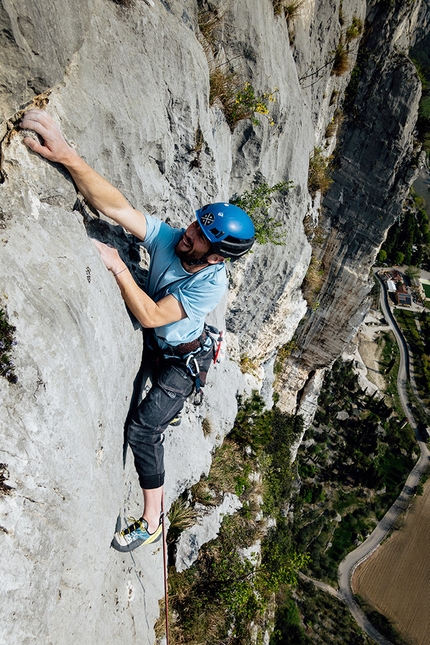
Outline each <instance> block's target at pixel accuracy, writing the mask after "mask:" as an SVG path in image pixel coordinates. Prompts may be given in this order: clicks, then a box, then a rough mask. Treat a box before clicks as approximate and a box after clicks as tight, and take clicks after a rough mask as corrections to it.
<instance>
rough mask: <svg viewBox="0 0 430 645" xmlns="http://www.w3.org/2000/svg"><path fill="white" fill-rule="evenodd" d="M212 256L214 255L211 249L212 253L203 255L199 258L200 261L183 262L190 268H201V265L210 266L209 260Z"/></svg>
mask: <svg viewBox="0 0 430 645" xmlns="http://www.w3.org/2000/svg"><path fill="white" fill-rule="evenodd" d="M212 254H213V251H212V249H210V251H208V252H207V253H205V254H204V255H202V257H201V258H199V259H198V260H183V262H184V263H185V264H188V266H189V267H195V266H199V264H208V262H207V259H208V257H209V256H210V255H212Z"/></svg>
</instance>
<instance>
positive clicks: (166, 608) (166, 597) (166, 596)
mask: <svg viewBox="0 0 430 645" xmlns="http://www.w3.org/2000/svg"><path fill="white" fill-rule="evenodd" d="M161 525H162V532H163V537H162V539H163V577H164V613H165V621H166V645H169V591H168V587H167V544H166V527H165V524H164V489H163V492H162V495H161Z"/></svg>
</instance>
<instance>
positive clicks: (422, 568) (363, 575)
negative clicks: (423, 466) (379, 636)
mask: <svg viewBox="0 0 430 645" xmlns="http://www.w3.org/2000/svg"><path fill="white" fill-rule="evenodd" d="M352 589H353V591H354V593H356V594H359V595H360V596H361V597H362V598H364V600H366V601H367V603H368V604H369V605H372V606H373V607H374V608H375V609H377V610H378V611H379V612H380V613H381V614H383V615H384V616H386V617H387V618H388V619H389V620H390V621H391V622H392V623H393V625H394V626H395V627H396V629H397V630H398V631H399V633H400V634H401V635H402V636H403V637H404V638H405V639H407V640H408V642H411V643H414V645H415V644H416V645H430V480H429V481H427V482H426V484H425V486H424V494H423V495H422V496H421V497H418V498H415V501H414V503H413V505H412V507H411V508H410V510H409V511H408V512H407V514H406V517H405V519H404V524H403V526H402V527H401V528H400V529H399V530H397V531H395V532H394V534H393V535H392V536H391V537H390V538H389V539H388V540H387V541H386V542H385V543H384V544H383V545H382V546H380V547H379V549H377V550H376V551H375V553H374V554H373V555H372V556H371V557H370V558H368V560H366V561H365V562H364V563H363V564H362V565H360V566H359V567H358V568H357V569H356V571H355V573H354V576H353V579H352Z"/></svg>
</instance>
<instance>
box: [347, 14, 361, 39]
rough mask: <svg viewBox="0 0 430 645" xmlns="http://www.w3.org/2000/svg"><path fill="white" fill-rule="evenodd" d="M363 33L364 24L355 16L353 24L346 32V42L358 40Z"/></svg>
mask: <svg viewBox="0 0 430 645" xmlns="http://www.w3.org/2000/svg"><path fill="white" fill-rule="evenodd" d="M362 32H363V22H362V20H360V18H358V16H353V18H352V23H351V24H350V26H349V27H348V29H347V30H346V32H345V40H346V42H347V43H350V42H351V41H352V40H355V39H356V38H358V37H359V36H360V35H361V34H362Z"/></svg>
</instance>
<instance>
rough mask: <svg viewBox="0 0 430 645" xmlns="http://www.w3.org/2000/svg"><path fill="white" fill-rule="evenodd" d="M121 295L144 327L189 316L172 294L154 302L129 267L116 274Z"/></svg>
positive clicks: (149, 327)
mask: <svg viewBox="0 0 430 645" xmlns="http://www.w3.org/2000/svg"><path fill="white" fill-rule="evenodd" d="M115 278H116V281H117V283H118V286H119V288H120V290H121V295H122V297H123V299H124V302H125V303H126V305H127V307H128V308H129V309H130V311H131V312H132V313H133V314H134V315H135V316H136V318H137V319H138V321H139V322H140V324H141V325H142V327H144V328H146V329H154V328H155V327H162V326H163V325H168V324H170V323H173V322H177V321H178V320H182V319H183V318H186V317H187V314H186V313H185V310H184V308H183V306H182V305H181V303H180V302H179V300H176V298H175V297H174V296H172V295H169V296H166V297H165V298H162V299H161V300H159V302H154V301H153V300H152V299H151V298H150V297H149V296H148V295H147V294H146V293H145V292H144V291H142V289H140V287H139V286H138V285H137V284H136V282H135V281H134V280H133V277H132V275H131V273H130V271H129V270H128V269H126V270H125V271H121V272H120V274H118V275H116V276H115Z"/></svg>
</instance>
